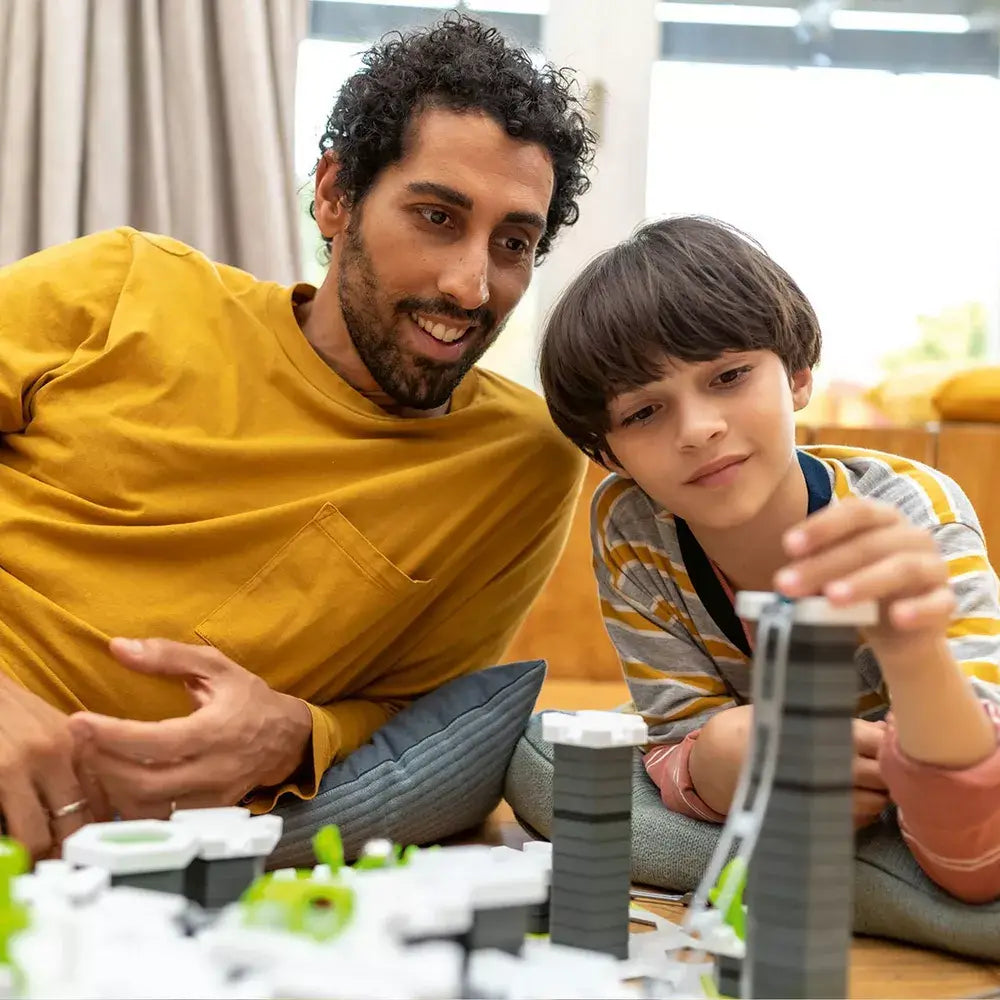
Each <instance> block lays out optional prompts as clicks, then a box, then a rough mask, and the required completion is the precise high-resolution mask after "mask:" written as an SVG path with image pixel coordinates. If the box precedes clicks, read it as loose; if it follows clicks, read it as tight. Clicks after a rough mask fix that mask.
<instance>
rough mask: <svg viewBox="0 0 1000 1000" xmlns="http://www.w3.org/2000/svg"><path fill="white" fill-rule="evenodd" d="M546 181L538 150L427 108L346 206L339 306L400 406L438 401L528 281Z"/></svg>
mask: <svg viewBox="0 0 1000 1000" xmlns="http://www.w3.org/2000/svg"><path fill="white" fill-rule="evenodd" d="M553 180H554V175H553V170H552V164H551V161H550V159H549V156H548V154H547V152H546V151H545V150H544V148H543V147H541V146H539V145H537V144H534V143H526V142H522V141H519V140H517V139H512V138H511V137H510V136H508V135H507V134H506V133H505V132H504V131H503V129H501V128H500V126H498V125H497V124H496V123H495V122H494V121H493V120H492V119H490V118H488V117H486V116H485V115H481V114H458V113H455V112H452V111H442V110H438V109H431V110H428V111H425V112H423V113H422V114H421V115H420V116H419V117H418V118H417V119H416V120H415V121H414V123H413V126H412V134H411V136H410V140H409V144H408V148H407V152H406V155H405V156H404V157H403V159H402V160H400V161H399V162H398V163H395V164H393V165H392V166H390V167H388V168H386V169H385V170H384V171H382V173H381V174H379V176H378V177H377V179H376V180H375V183H374V184H373V185H372V187H371V188H370V189H369V191H368V193H367V194H366V195H365V197H364V199H363V201H362V202H361V203H360V205H358V206H356V207H355V208H354V209H353V210H352V211H351V212H350V218H349V220H348V222H347V226H346V230H345V232H344V235H343V239H342V240H341V241H339V242H340V243H341V246H340V247H339V252H338V251H335V256H334V259H333V262H332V266H334V267H336V268H337V272H336V273H337V279H338V290H339V296H340V308H341V312H342V314H343V317H344V323H345V325H346V327H347V331H348V333H349V335H350V338H351V341H352V343H353V344H354V348H355V350H356V351H357V353H358V355H359V356H360V358H361V360H362V362H363V363H364V365H365V367H366V368H367V369H368V372H369V373H370V374H371V376H372V378H373V379H374V380H375V381H376V382H377V383H378V385H379V386H380V388H381V389H382V390H383V391H384V392H385V393H387V394H388V395H389V396H391V397H392V398H393V399H395V400H396V401H397V402H398V403H399V404H401V405H403V406H407V407H412V408H415V409H433V408H435V407H439V406H441V405H443V404H444V403H445V402H447V400H448V398H449V397H450V396H451V393H452V392H453V391H454V389H455V387H456V386H457V385H458V383H459V382H460V381H461V380H462V378H463V376H464V375H465V374H466V372H468V370H469V369H470V368H471V367H472V365H474V364H475V363H476V361H478V360H479V358H480V357H481V356H482V355H483V352H484V351H485V350H486V349H487V348H488V347H489V346H490V344H492V343H493V341H494V340H495V339H496V337H497V335H498V334H499V332H500V330H501V329H502V328H503V325H504V323H505V322H506V320H507V317H508V316H509V315H510V312H511V310H512V309H513V308H514V306H515V305H517V303H518V301H519V300H520V298H521V296H522V295H523V294H524V292H525V290H526V289H527V287H528V283H529V282H530V280H531V275H532V270H533V265H534V252H535V246H536V245H537V243H538V240H539V238H540V237H541V235H542V233H543V232H544V227H545V216H546V213H547V212H548V207H549V202H550V200H551V197H552V186H553Z"/></svg>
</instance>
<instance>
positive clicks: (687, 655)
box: [591, 479, 739, 821]
mask: <svg viewBox="0 0 1000 1000" xmlns="http://www.w3.org/2000/svg"><path fill="white" fill-rule="evenodd" d="M629 489H631V487H630V486H629V485H628V484H625V483H624V482H623V481H621V480H614V479H612V480H608V481H606V482H605V484H603V485H602V486H601V487H600V488H599V490H598V491H597V493H596V494H595V497H594V502H593V505H592V510H591V538H592V545H593V554H594V572H595V574H596V577H597V586H598V594H599V597H600V602H601V611H602V614H603V616H604V624H605V627H606V628H607V631H608V635H609V636H610V638H611V641H612V642H613V643H614V646H615V649H616V650H617V652H618V656H619V658H620V660H621V664H622V670H623V671H624V674H625V680H626V682H627V683H628V686H629V690H630V692H631V695H632V701H633V702H634V704H635V707H636V710H637V711H638V712H639V713H640V714H641V715H642V717H643V719H644V720H645V722H646V725H647V726H648V727H649V738H650V743H651V744H652V746H650V747H649V748H648V749H647V752H646V754H645V756H644V763H645V766H646V771H647V773H648V774H649V776H650V778H651V779H652V780H653V782H654V783H655V784H656V786H657V787H658V788H659V789H660V796H661V798H662V800H663V802H664V804H665V805H666V806H667V807H668V808H669V809H672V810H674V811H676V812H681V813H684V814H686V815H689V816H693V817H694V818H696V819H711V820H715V821H719V820H721V819H722V818H723V817H721V816H719V814H718V813H716V812H714V810H712V809H710V808H709V806H707V805H706V804H705V803H704V802H702V801H701V799H700V798H699V797H698V795H697V793H696V792H695V791H694V788H693V786H692V784H691V778H690V774H689V771H688V764H687V761H688V757H689V755H690V752H691V746H692V745H693V740H694V739H695V738H696V735H697V733H698V731H699V730H700V729H701V727H702V726H703V725H704V724H705V723H706V722H707V721H708V720H709V719H710V718H711V717H712V716H713V715H715V714H716V713H717V712H721V711H723V710H725V709H727V708H731V707H732V706H733V705H735V704H736V699H735V698H734V696H733V693H732V692H731V691H730V689H729V687H728V685H727V684H726V682H725V680H724V679H723V678H722V676H721V674H720V673H719V670H718V667H717V664H716V660H715V658H714V657H713V655H711V653H710V652H709V646H710V645H711V648H712V650H713V651H714V652H715V653H717V654H718V655H719V656H720V657H723V658H725V657H737V656H739V653H738V651H737V650H735V649H734V648H731V647H730V646H729V644H728V643H724V642H723V641H722V640H719V639H712V638H705V637H701V638H698V639H696V638H695V636H694V635H693V634H692V633H693V630H694V626H693V623H692V622H691V620H690V618H689V617H688V615H687V613H686V611H685V608H684V606H683V599H682V596H681V593H680V592H679V589H678V587H677V583H676V582H675V579H674V578H675V576H680V575H681V573H680V572H678V568H677V567H668V565H667V564H668V562H669V557H668V555H667V554H666V552H664V551H662V550H660V551H657V549H656V548H654V547H653V546H651V545H650V544H647V543H645V541H643V542H640V541H639V540H638V537H637V536H638V534H639V531H638V530H637V529H636V528H633V527H631V526H629V525H627V524H625V523H623V522H622V520H621V519H620V518H621V512H620V511H619V512H618V517H616V504H615V501H616V499H617V497H619V496H621V495H623V494H624V493H625V492H626V491H627V490H629ZM671 569H673V573H671Z"/></svg>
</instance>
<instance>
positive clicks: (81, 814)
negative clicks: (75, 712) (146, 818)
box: [0, 675, 110, 859]
mask: <svg viewBox="0 0 1000 1000" xmlns="http://www.w3.org/2000/svg"><path fill="white" fill-rule="evenodd" d="M0 811H2V812H3V817H4V820H5V823H6V829H7V833H8V834H9V835H10V836H11V837H15V838H16V839H17V840H20V841H21V842H22V843H23V844H24V845H25V847H26V848H27V849H28V850H29V851H30V852H31V855H32V857H33V858H36V859H38V858H43V857H45V856H46V855H48V854H49V853H51V852H52V851H53V849H57V848H58V846H59V843H60V842H61V841H62V840H63V839H64V838H65V837H68V836H69V835H70V834H71V833H73V832H74V831H75V830H78V829H79V828H80V827H81V826H83V824H84V823H93V822H95V821H100V820H105V819H110V813H109V810H108V806H107V802H106V800H105V798H104V795H103V793H102V791H101V787H100V785H99V784H98V783H97V782H96V780H95V779H94V777H93V776H92V775H91V774H90V773H89V772H88V771H87V770H86V768H85V767H84V766H83V765H82V761H81V759H80V755H79V753H78V747H77V746H76V743H75V741H74V738H73V732H72V730H71V727H70V720H69V718H68V717H67V716H65V715H63V713H62V712H59V711H57V710H56V709H54V708H53V707H52V706H51V705H49V704H48V703H47V702H44V701H42V699H41V698H39V697H38V696H37V695H34V694H32V693H31V692H30V691H26V690H25V689H24V688H23V687H21V685H20V684H18V683H16V682H15V681H13V680H11V679H10V678H8V677H4V676H2V675H0Z"/></svg>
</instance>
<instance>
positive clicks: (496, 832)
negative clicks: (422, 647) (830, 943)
mask: <svg viewBox="0 0 1000 1000" xmlns="http://www.w3.org/2000/svg"><path fill="white" fill-rule="evenodd" d="M625 696H626V688H625V684H624V682H623V681H604V682H602V681H594V680H577V681H567V680H560V679H558V678H550V679H549V680H547V681H546V682H545V685H544V687H543V688H542V693H541V695H540V697H539V699H538V703H537V707H538V709H539V710H541V709H542V708H563V709H579V708H613V707H614V706H615V705H617V704H620V703H621V702H622V701H624V700H625ZM459 839H460V840H461V841H463V842H477V843H489V844H505V845H507V846H511V847H517V846H520V845H521V844H522V843H524V842H525V841H526V840H528V839H529V838H528V836H527V834H525V832H524V831H523V830H522V829H521V827H520V826H519V825H518V824H517V822H516V820H515V819H514V815H513V813H512V812H511V809H510V806H508V805H507V803H505V802H504V803H501V805H500V806H499V807H498V808H497V809H496V810H495V811H494V812H493V814H492V815H491V816H490V817H489V819H488V820H487V822H486V823H485V824H484V825H483V826H482V827H481V828H480V829H478V830H476V831H474V832H473V833H472V834H471V835H470V836H468V837H463V838H459ZM640 905H641V906H643V907H645V908H647V909H652V910H655V911H656V912H657V913H661V914H663V915H664V916H666V917H669V918H671V919H677V920H679V919H681V917H682V915H683V909H682V908H681V906H680V904H676V903H659V902H657V903H649V902H643V903H642V904H640ZM634 929H635V930H642V929H643V928H641V927H638V926H636V927H635V928H634ZM995 991H1000V964H996V963H987V962H976V961H972V960H970V959H963V958H959V957H957V956H955V955H948V954H945V953H943V952H935V951H930V950H928V949H924V948H916V947H911V946H909V945H903V944H897V943H895V942H892V941H884V940H881V939H877V938H863V937H856V938H855V939H854V944H853V946H852V948H851V979H850V995H851V996H852V997H856V998H864V1000H867V998H872V1000H874V998H876V997H878V998H892V997H908V998H911V1000H924V998H927V1000H930V998H944V997H948V998H951V997H971V996H976V995H982V994H988V993H994V992H995Z"/></svg>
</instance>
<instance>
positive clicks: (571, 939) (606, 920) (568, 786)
mask: <svg viewBox="0 0 1000 1000" xmlns="http://www.w3.org/2000/svg"><path fill="white" fill-rule="evenodd" d="M542 736H543V738H544V739H546V740H548V741H549V742H550V743H552V744H554V746H555V770H554V778H553V787H552V845H553V850H552V893H551V904H550V918H549V936H550V938H551V940H552V943H553V944H562V945H569V946H572V947H576V948H587V949H590V950H592V951H599V952H605V953H606V954H609V955H613V956H615V957H616V958H627V957H628V910H629V894H628V892H629V877H630V872H631V864H630V860H631V848H632V758H633V755H634V748H635V747H636V746H640V745H642V744H644V743H645V742H646V739H647V730H646V724H645V723H644V722H643V720H642V719H641V718H639V717H638V716H636V715H624V714H619V713H617V712H577V713H576V714H574V715H570V714H567V713H563V712H550V713H546V714H545V715H544V716H543V717H542Z"/></svg>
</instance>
